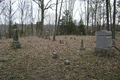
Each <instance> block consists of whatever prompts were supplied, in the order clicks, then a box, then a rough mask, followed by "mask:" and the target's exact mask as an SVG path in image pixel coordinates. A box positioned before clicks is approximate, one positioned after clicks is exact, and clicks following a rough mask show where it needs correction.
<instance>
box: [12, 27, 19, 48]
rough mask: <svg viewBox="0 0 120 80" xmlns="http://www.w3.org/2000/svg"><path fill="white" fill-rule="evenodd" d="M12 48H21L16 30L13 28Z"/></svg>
mask: <svg viewBox="0 0 120 80" xmlns="http://www.w3.org/2000/svg"><path fill="white" fill-rule="evenodd" d="M12 45H13V47H14V48H21V44H20V42H19V41H18V30H17V29H13V43H12Z"/></svg>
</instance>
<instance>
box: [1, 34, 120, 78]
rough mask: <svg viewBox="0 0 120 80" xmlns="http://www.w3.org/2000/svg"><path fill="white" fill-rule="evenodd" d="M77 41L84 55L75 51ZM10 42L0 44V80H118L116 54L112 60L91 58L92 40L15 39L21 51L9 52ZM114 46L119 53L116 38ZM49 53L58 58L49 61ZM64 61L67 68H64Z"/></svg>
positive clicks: (119, 60) (119, 59)
mask: <svg viewBox="0 0 120 80" xmlns="http://www.w3.org/2000/svg"><path fill="white" fill-rule="evenodd" d="M51 39H52V37H51ZM81 39H83V40H84V47H85V51H80V50H79V48H80V46H81V42H80V41H81ZM60 40H62V44H60ZM12 41H13V40H12V39H6V40H5V39H2V40H0V79H1V80H22V79H23V80H93V79H94V80H100V79H101V80H117V79H120V53H119V52H118V51H117V50H115V53H116V55H115V56H114V57H100V56H97V55H95V54H93V52H94V47H95V46H96V37H95V36H57V37H56V41H52V40H48V39H43V38H37V37H29V38H28V37H25V38H20V39H19V41H20V43H21V47H22V48H21V49H13V47H12V46H11V42H12ZM66 42H67V45H66ZM116 46H117V47H118V48H119V49H120V47H119V46H120V37H119V36H118V37H117V39H116ZM53 52H56V53H57V54H58V58H57V59H52V55H53V54H52V53H53ZM66 59H68V60H69V61H70V65H64V60H66Z"/></svg>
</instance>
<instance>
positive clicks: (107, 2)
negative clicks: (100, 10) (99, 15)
mask: <svg viewBox="0 0 120 80" xmlns="http://www.w3.org/2000/svg"><path fill="white" fill-rule="evenodd" d="M108 4H109V0H106V15H107V27H106V29H107V30H108V31H109V9H108Z"/></svg>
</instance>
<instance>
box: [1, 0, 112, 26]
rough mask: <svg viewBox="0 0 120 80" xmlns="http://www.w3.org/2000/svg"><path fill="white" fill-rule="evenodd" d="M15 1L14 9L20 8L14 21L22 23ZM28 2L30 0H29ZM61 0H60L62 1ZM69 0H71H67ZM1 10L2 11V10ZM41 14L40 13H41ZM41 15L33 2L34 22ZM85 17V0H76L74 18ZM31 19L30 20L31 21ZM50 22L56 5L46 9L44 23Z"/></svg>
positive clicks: (53, 19) (53, 16)
mask: <svg viewBox="0 0 120 80" xmlns="http://www.w3.org/2000/svg"><path fill="white" fill-rule="evenodd" d="M8 1H9V0H5V2H6V3H7V2H8ZM12 1H13V2H14V1H16V2H15V4H14V5H13V10H16V9H18V11H17V12H16V14H15V15H14V18H15V19H14V23H15V22H16V23H20V15H21V14H20V10H19V8H18V0H12ZM27 1H28V2H29V1H30V0H27ZM44 1H45V2H44V3H45V4H47V2H48V1H49V0H44ZM60 1H61V0H59V2H60ZM67 1H69V0H67ZM110 1H111V3H113V0H110ZM52 3H56V0H52V2H51V4H52ZM1 6H2V3H0V9H2V7H1ZM65 6H66V4H65V3H64V4H63V8H62V12H64V10H65ZM59 8H60V4H59V5H58V15H59ZM0 12H1V11H0ZM39 14H40V13H39ZM40 17H41V15H39V18H38V5H37V4H36V3H35V2H33V19H34V21H33V22H34V23H36V22H37V21H38V19H40ZM81 17H82V18H83V20H84V22H85V21H86V20H85V6H84V0H76V2H75V6H74V12H73V20H76V21H77V22H79V21H80V18H81ZM3 18H4V17H3V15H0V19H1V20H2V19H3ZM29 22H30V21H28V23H29ZM49 22H50V24H54V22H55V6H54V7H53V9H48V10H46V11H45V21H44V23H45V24H48V23H49ZM2 23H4V21H2Z"/></svg>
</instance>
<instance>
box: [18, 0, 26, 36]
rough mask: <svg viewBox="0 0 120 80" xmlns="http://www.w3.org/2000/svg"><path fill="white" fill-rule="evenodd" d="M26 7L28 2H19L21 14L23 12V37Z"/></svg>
mask: <svg viewBox="0 0 120 80" xmlns="http://www.w3.org/2000/svg"><path fill="white" fill-rule="evenodd" d="M26 6H27V3H26V0H19V3H18V7H19V8H20V12H21V25H22V30H21V36H23V32H24V30H23V26H24V19H25V18H24V14H25V13H24V12H25V9H26Z"/></svg>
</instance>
